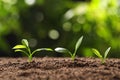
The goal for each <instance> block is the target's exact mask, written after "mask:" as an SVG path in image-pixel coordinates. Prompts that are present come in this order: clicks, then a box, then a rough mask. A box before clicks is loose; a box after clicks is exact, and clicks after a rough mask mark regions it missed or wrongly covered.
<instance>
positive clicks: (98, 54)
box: [92, 47, 111, 64]
mask: <svg viewBox="0 0 120 80" xmlns="http://www.w3.org/2000/svg"><path fill="white" fill-rule="evenodd" d="M110 49H111V47H109V48H108V49H107V50H106V51H105V53H104V56H102V55H101V54H100V52H99V51H98V50H97V49H94V48H93V49H92V51H93V53H94V54H95V55H97V56H98V57H99V58H100V59H101V62H102V64H104V63H105V60H106V58H107V55H108V53H109V51H110Z"/></svg>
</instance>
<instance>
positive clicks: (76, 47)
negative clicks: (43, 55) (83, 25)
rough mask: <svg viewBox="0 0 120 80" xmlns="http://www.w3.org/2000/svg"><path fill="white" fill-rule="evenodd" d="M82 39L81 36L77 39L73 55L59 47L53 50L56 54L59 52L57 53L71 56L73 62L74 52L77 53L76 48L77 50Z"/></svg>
mask: <svg viewBox="0 0 120 80" xmlns="http://www.w3.org/2000/svg"><path fill="white" fill-rule="evenodd" d="M82 39H83V36H81V37H80V38H79V40H78V41H77V43H76V45H75V50H74V53H73V54H72V53H71V52H70V51H69V50H68V49H66V48H61V47H57V48H55V51H56V52H59V53H65V54H66V53H67V54H69V55H70V56H71V59H72V60H74V59H75V56H76V52H77V50H78V48H79V46H80V44H81V42H82Z"/></svg>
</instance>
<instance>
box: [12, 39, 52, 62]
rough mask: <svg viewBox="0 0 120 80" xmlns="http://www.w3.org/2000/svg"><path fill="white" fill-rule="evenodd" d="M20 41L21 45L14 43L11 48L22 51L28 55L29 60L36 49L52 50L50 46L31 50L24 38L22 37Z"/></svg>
mask: <svg viewBox="0 0 120 80" xmlns="http://www.w3.org/2000/svg"><path fill="white" fill-rule="evenodd" d="M21 43H22V45H16V46H15V47H13V49H14V50H15V52H22V53H24V54H25V55H26V56H27V57H28V60H29V62H31V61H32V58H33V54H35V53H36V52H38V51H42V50H46V51H53V50H52V49H50V48H40V49H36V50H34V51H33V52H32V51H31V49H30V47H29V43H28V41H27V40H26V39H22V41H21Z"/></svg>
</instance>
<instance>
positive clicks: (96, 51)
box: [92, 48, 103, 58]
mask: <svg viewBox="0 0 120 80" xmlns="http://www.w3.org/2000/svg"><path fill="white" fill-rule="evenodd" d="M92 51H93V53H95V54H96V55H97V56H98V57H99V58H103V57H102V55H101V54H100V52H99V51H98V50H97V49H94V48H93V49H92Z"/></svg>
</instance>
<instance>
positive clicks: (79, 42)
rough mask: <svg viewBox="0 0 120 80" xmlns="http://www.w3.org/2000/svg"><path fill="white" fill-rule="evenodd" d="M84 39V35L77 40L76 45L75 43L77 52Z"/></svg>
mask: <svg viewBox="0 0 120 80" xmlns="http://www.w3.org/2000/svg"><path fill="white" fill-rule="evenodd" d="M82 39H83V36H81V37H80V38H79V40H78V41H77V43H76V45H75V52H76V51H77V49H78V48H79V47H80V44H81V42H82Z"/></svg>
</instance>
